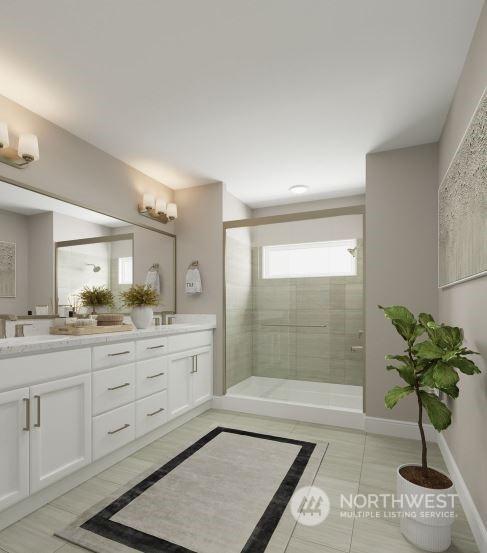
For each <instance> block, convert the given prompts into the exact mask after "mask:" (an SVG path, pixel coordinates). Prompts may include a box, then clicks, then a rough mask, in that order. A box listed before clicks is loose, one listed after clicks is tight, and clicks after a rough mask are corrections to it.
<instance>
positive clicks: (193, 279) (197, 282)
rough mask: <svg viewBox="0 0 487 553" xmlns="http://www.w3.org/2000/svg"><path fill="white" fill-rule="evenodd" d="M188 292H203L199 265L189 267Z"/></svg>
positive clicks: (187, 275) (186, 287)
mask: <svg viewBox="0 0 487 553" xmlns="http://www.w3.org/2000/svg"><path fill="white" fill-rule="evenodd" d="M185 291H186V294H201V292H202V286H201V274H200V271H199V269H198V267H192V268H190V269H188V272H187V273H186V286H185Z"/></svg>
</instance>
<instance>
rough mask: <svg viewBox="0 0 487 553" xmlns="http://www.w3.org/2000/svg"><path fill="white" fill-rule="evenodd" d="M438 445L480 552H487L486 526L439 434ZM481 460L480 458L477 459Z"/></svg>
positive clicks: (448, 449)
mask: <svg viewBox="0 0 487 553" xmlns="http://www.w3.org/2000/svg"><path fill="white" fill-rule="evenodd" d="M438 446H439V448H440V451H441V454H442V455H443V459H444V461H445V464H446V466H447V468H448V472H449V473H450V477H451V479H452V480H453V483H454V484H455V489H456V492H457V494H458V497H459V499H460V503H461V504H462V507H463V510H464V511H465V516H466V517H467V520H468V523H469V524H470V528H471V530H472V534H473V536H474V538H475V541H476V543H477V546H478V548H479V550H480V553H487V528H486V527H485V524H484V522H483V520H482V517H481V516H480V513H479V512H478V510H477V507H476V506H475V503H474V502H473V499H472V496H471V495H470V492H469V491H468V488H467V485H466V484H465V480H464V479H463V477H462V474H461V472H460V469H459V468H458V465H457V464H456V462H455V459H454V458H453V455H452V453H451V451H450V448H449V447H448V444H447V443H446V440H445V437H444V436H443V435H441V434H439V436H438ZM479 462H482V460H479Z"/></svg>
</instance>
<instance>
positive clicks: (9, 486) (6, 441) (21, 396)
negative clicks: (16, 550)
mask: <svg viewBox="0 0 487 553" xmlns="http://www.w3.org/2000/svg"><path fill="white" fill-rule="evenodd" d="M28 495H29V388H21V389H19V390H12V391H11V392H4V393H2V394H0V510H2V509H5V508H6V507H8V506H10V505H12V504H13V503H16V502H17V501H20V500H21V499H23V498H24V497H27V496H28Z"/></svg>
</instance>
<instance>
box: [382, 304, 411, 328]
mask: <svg viewBox="0 0 487 553" xmlns="http://www.w3.org/2000/svg"><path fill="white" fill-rule="evenodd" d="M379 308H380V309H382V310H383V311H384V314H385V316H386V317H387V318H388V319H391V320H392V321H403V322H405V323H409V324H414V323H416V319H415V318H414V315H413V314H412V313H411V311H409V309H407V307H404V306H403V305H391V306H390V307H382V305H379Z"/></svg>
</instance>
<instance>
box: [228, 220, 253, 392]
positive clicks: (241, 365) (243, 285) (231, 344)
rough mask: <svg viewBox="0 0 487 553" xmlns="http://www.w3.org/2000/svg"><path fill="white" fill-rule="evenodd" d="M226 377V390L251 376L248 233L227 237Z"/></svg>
mask: <svg viewBox="0 0 487 553" xmlns="http://www.w3.org/2000/svg"><path fill="white" fill-rule="evenodd" d="M225 251H226V254H225V258H226V259H225V280H226V304H227V305H226V375H227V382H226V385H227V387H230V386H233V385H234V384H238V383H239V382H241V381H242V380H245V379H246V378H249V377H250V376H252V269H251V263H252V251H251V245H250V238H249V231H248V230H247V229H238V230H235V231H233V236H231V235H230V232H228V233H227V238H226V248H225Z"/></svg>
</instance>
